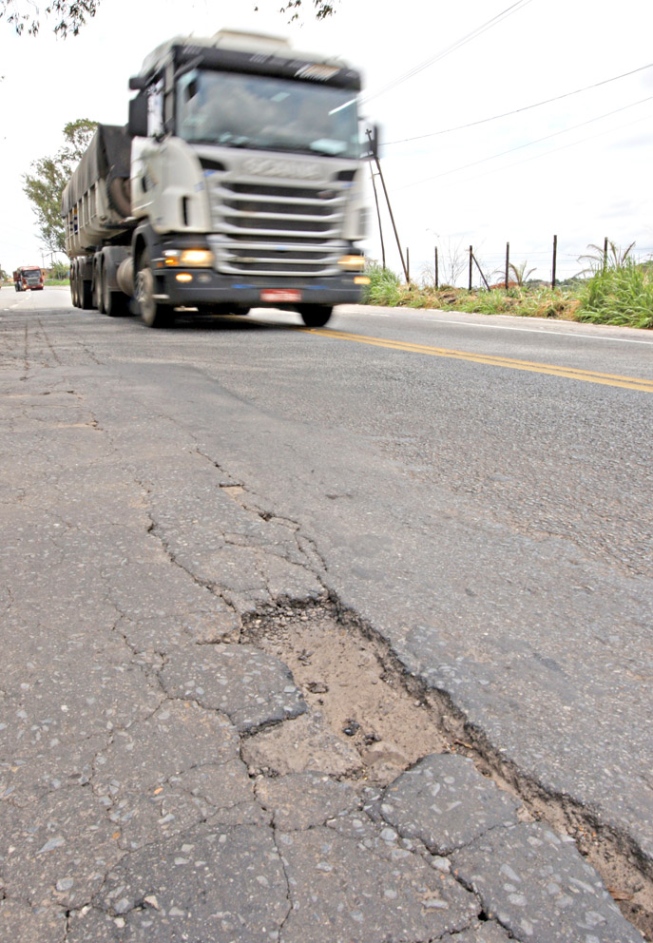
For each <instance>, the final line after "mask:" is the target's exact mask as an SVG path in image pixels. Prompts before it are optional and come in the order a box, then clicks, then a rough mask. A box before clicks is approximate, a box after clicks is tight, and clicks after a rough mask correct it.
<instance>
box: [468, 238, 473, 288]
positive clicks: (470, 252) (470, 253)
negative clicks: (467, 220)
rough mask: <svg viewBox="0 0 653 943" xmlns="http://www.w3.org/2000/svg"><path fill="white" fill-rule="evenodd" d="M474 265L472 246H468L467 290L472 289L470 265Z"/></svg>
mask: <svg viewBox="0 0 653 943" xmlns="http://www.w3.org/2000/svg"><path fill="white" fill-rule="evenodd" d="M473 265H474V247H473V246H470V247H469V287H468V291H471V290H472V271H473V269H472V266H473Z"/></svg>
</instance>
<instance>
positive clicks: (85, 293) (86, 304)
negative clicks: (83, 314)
mask: <svg viewBox="0 0 653 943" xmlns="http://www.w3.org/2000/svg"><path fill="white" fill-rule="evenodd" d="M79 300H80V302H81V303H80V308H83V309H84V310H85V311H90V310H91V308H92V307H93V282H91V281H90V280H87V279H86V278H80V279H79Z"/></svg>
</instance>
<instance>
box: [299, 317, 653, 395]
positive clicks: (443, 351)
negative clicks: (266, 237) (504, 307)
mask: <svg viewBox="0 0 653 943" xmlns="http://www.w3.org/2000/svg"><path fill="white" fill-rule="evenodd" d="M299 330H302V331H304V332H305V333H308V334H318V335H319V336H320V337H329V338H331V339H332V340H343V341H354V342H355V343H357V344H369V345H371V346H372V347H385V348H386V349H388V350H403V351H405V352H406V353H411V354H427V355H428V356H430V357H449V358H450V359H453V360H468V361H471V362H472V363H482V364H485V365H486V366H490V367H504V368H505V369H508V370H526V371H528V372H530V373H543V374H546V375H548V376H555V377H564V378H565V379H567V380H581V381H583V382H584V383H599V384H602V385H603V386H617V387H621V388H622V389H625V390H638V391H639V392H640V393H653V380H644V379H642V378H638V377H624V376H619V375H618V374H612V373H598V372H597V371H594V370H579V369H577V368H576V367H559V366H556V365H555V364H551V363H537V362H536V361H532V360H516V359H513V358H512V357H494V356H491V355H489V354H472V353H468V352H467V351H464V350H449V349H448V348H446V347H431V346H430V345H428V344H411V343H409V342H408V341H394V340H386V339H385V338H382V337H368V336H366V335H365V334H350V333H348V332H346V331H333V330H328V329H325V330H323V329H321V328H314V327H313V328H300V329H299Z"/></svg>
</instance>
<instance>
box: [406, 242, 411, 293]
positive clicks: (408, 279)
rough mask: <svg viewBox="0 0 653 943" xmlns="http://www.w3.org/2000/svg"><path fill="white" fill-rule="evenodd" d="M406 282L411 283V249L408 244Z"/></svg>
mask: <svg viewBox="0 0 653 943" xmlns="http://www.w3.org/2000/svg"><path fill="white" fill-rule="evenodd" d="M406 284H407V285H410V249H409V248H408V246H406Z"/></svg>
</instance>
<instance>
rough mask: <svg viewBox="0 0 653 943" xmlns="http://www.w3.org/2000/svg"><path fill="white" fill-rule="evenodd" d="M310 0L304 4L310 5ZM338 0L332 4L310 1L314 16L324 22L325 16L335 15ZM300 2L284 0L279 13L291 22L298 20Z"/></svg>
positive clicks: (334, 0) (300, 10)
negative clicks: (286, 15)
mask: <svg viewBox="0 0 653 943" xmlns="http://www.w3.org/2000/svg"><path fill="white" fill-rule="evenodd" d="M310 2H311V0H306V3H307V4H308V3H310ZM338 2H339V0H333V2H332V3H328V2H327V0H312V3H313V6H314V8H315V16H316V17H317V19H318V20H324V19H326V17H327V16H332V15H333V13H335V8H336V5H337V3H338ZM303 5H304V4H303V2H302V0H286V2H285V3H284V4H283V6H281V7H280V8H279V12H280V13H288V14H289V15H290V20H291V22H292V21H293V20H298V19H299V17H300V16H301V13H302V12H303V11H302V6H303ZM254 9H255V10H258V7H254Z"/></svg>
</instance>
